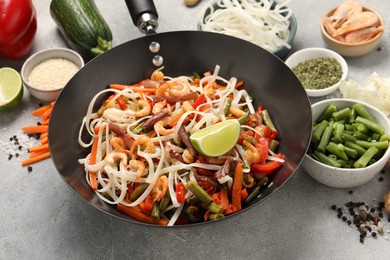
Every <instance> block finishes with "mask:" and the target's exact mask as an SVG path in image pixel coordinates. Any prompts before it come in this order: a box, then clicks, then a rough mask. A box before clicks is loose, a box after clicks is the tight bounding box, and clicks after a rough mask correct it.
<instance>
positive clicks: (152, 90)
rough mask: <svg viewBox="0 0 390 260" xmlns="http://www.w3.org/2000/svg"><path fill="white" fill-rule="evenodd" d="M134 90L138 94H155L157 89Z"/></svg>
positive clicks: (136, 88)
mask: <svg viewBox="0 0 390 260" xmlns="http://www.w3.org/2000/svg"><path fill="white" fill-rule="evenodd" d="M133 90H134V91H136V92H138V91H139V92H143V93H147V94H153V93H156V90H157V89H156V88H140V87H133Z"/></svg>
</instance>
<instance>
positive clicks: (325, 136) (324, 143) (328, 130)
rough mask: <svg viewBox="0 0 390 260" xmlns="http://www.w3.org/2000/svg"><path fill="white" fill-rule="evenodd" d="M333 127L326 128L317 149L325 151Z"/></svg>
mask: <svg viewBox="0 0 390 260" xmlns="http://www.w3.org/2000/svg"><path fill="white" fill-rule="evenodd" d="M332 132H333V128H332V127H331V126H328V127H326V128H325V130H324V133H323V134H322V136H321V140H320V143H319V144H318V146H317V150H318V151H320V152H322V153H324V152H325V149H326V146H327V145H328V143H329V140H330V137H331V136H332Z"/></svg>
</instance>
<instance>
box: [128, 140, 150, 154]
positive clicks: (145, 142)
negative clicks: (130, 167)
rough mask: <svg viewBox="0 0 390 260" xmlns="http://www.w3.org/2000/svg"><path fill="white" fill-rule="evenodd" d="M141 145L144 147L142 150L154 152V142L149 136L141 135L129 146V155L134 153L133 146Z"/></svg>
mask: <svg viewBox="0 0 390 260" xmlns="http://www.w3.org/2000/svg"><path fill="white" fill-rule="evenodd" d="M139 145H140V146H143V147H144V148H145V149H144V151H145V152H147V153H155V152H156V147H154V143H153V141H152V139H150V137H147V136H141V137H139V138H137V139H135V141H134V142H133V145H132V146H131V148H130V152H129V154H130V156H131V155H133V154H134V151H135V148H136V147H137V146H139Z"/></svg>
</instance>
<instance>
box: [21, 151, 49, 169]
mask: <svg viewBox="0 0 390 260" xmlns="http://www.w3.org/2000/svg"><path fill="white" fill-rule="evenodd" d="M49 157H50V151H47V152H45V153H41V154H38V155H36V156H34V157H30V158H28V159H26V160H23V161H22V166H27V165H30V164H33V163H36V162H39V161H42V160H44V159H47V158H49Z"/></svg>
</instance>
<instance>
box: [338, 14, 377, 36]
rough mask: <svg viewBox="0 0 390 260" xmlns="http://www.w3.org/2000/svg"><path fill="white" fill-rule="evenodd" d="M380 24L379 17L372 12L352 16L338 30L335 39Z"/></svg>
mask: <svg viewBox="0 0 390 260" xmlns="http://www.w3.org/2000/svg"><path fill="white" fill-rule="evenodd" d="M377 23H378V16H377V15H376V14H375V13H373V12H370V11H364V12H361V13H358V14H355V15H354V16H352V17H351V18H350V19H349V20H347V21H346V22H345V23H343V25H341V27H340V28H338V29H337V30H336V31H335V32H334V33H333V35H332V36H333V37H335V36H338V35H342V34H346V33H349V32H353V31H356V30H361V29H364V28H367V27H370V26H374V25H376V24H377Z"/></svg>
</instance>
